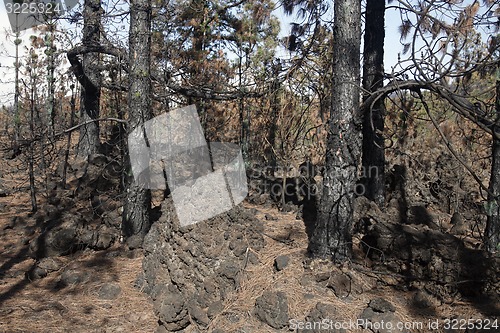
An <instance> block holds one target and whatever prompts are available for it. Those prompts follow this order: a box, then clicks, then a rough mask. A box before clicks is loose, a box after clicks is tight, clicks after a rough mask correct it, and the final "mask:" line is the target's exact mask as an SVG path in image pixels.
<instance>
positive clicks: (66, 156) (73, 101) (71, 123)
mask: <svg viewBox="0 0 500 333" xmlns="http://www.w3.org/2000/svg"><path fill="white" fill-rule="evenodd" d="M70 88H71V101H70V105H71V115H70V119H69V127H70V128H71V127H73V126H74V125H75V124H74V122H75V113H76V98H75V85H73V84H72V85H71V86H70ZM71 133H73V132H71V131H70V132H69V133H68V140H67V142H66V151H65V152H64V166H63V174H62V184H63V187H64V188H66V174H67V170H68V159H69V151H70V148H71Z"/></svg>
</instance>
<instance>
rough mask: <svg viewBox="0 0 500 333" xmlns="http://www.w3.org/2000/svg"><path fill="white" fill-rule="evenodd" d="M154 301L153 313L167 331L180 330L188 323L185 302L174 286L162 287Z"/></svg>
mask: <svg viewBox="0 0 500 333" xmlns="http://www.w3.org/2000/svg"><path fill="white" fill-rule="evenodd" d="M160 293H161V294H160V296H159V298H158V299H157V300H156V301H155V313H156V315H157V316H158V318H159V322H160V323H161V325H163V326H165V328H166V329H167V330H169V331H174V332H175V331H180V330H182V329H184V328H186V327H187V326H188V325H189V316H188V309H187V306H186V302H185V301H184V299H183V297H182V294H181V293H180V292H179V291H178V290H177V288H176V287H175V286H172V285H170V286H168V288H163V290H162V292H160Z"/></svg>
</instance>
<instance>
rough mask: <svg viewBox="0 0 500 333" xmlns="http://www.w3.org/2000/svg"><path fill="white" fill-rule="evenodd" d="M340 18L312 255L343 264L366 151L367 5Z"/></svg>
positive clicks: (351, 7)
mask: <svg viewBox="0 0 500 333" xmlns="http://www.w3.org/2000/svg"><path fill="white" fill-rule="evenodd" d="M334 15H335V16H334V30H333V40H334V43H335V44H334V49H333V85H332V89H333V90H332V105H331V109H330V121H329V132H328V141H327V151H326V171H325V175H324V178H323V196H322V199H321V203H320V206H319V214H318V220H317V221H316V224H315V225H314V228H313V232H312V235H311V238H310V241H309V252H310V254H311V255H313V256H316V257H328V258H332V259H333V260H334V261H335V262H337V263H342V262H344V261H346V260H348V259H349V258H350V257H351V255H352V220H353V216H352V215H353V200H354V189H355V186H356V181H357V167H358V163H359V158H360V148H361V147H360V146H361V142H360V141H361V137H360V131H359V130H358V129H357V126H356V124H355V122H356V120H357V118H358V117H357V113H358V112H359V94H360V91H359V88H358V87H359V75H360V70H359V67H360V66H359V65H360V54H359V50H360V44H361V1H360V0H345V1H335V5H334Z"/></svg>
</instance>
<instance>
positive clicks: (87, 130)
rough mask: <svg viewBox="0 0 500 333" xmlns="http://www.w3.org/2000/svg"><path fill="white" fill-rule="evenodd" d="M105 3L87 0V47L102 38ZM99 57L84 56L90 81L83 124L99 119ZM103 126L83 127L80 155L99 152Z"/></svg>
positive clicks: (84, 92)
mask: <svg viewBox="0 0 500 333" xmlns="http://www.w3.org/2000/svg"><path fill="white" fill-rule="evenodd" d="M101 16H102V8H101V0H85V4H84V10H83V17H84V25H83V38H82V43H83V44H84V45H89V46H92V45H99V44H100V39H101V33H100V25H101ZM99 62H100V60H99V54H98V53H85V54H84V55H83V70H84V72H85V74H86V76H87V77H88V79H89V82H88V84H86V85H85V86H82V95H81V102H80V105H81V106H80V108H81V110H80V121H81V122H82V123H84V122H88V121H90V120H93V119H97V118H99V108H100V100H101V73H100V71H99V68H98V65H99ZM99 135H100V134H99V123H98V122H91V123H89V124H87V125H84V126H82V127H81V128H80V140H79V142H78V155H79V156H82V157H87V156H88V155H90V154H93V153H97V152H98V151H99V148H100V145H101V143H100V139H99Z"/></svg>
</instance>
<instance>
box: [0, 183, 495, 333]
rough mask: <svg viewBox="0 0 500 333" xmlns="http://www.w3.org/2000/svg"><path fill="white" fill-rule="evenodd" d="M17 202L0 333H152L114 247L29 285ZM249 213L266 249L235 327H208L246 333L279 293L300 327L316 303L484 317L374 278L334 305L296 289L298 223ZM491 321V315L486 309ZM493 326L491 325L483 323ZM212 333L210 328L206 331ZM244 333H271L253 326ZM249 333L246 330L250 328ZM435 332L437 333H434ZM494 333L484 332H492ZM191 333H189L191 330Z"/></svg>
mask: <svg viewBox="0 0 500 333" xmlns="http://www.w3.org/2000/svg"><path fill="white" fill-rule="evenodd" d="M25 199H26V198H25V194H22V193H18V194H15V195H13V196H8V197H5V198H0V204H1V205H2V207H3V208H2V214H1V216H0V230H2V232H1V236H0V249H1V254H0V258H1V262H0V264H1V266H0V274H1V275H0V278H1V280H0V332H9V333H11V332H12V333H14V332H40V333H41V332H154V331H155V329H156V326H157V325H156V320H157V319H156V317H155V315H154V313H153V306H152V304H151V301H150V300H148V297H147V296H146V295H145V294H144V293H142V292H141V290H139V289H138V288H137V287H136V286H134V284H135V281H136V279H137V276H138V275H139V274H140V273H141V270H142V266H141V262H142V253H141V252H140V251H138V250H135V251H129V250H126V249H123V248H120V247H119V246H115V247H113V248H112V249H110V250H106V251H99V252H94V251H81V252H77V253H75V254H73V255H71V256H67V257H60V258H58V260H60V262H62V267H61V268H60V269H58V270H57V271H55V272H52V273H50V274H49V275H48V276H47V277H46V278H44V279H41V280H35V281H29V279H27V278H26V272H27V271H29V269H30V268H31V266H32V265H33V262H34V260H33V259H30V258H29V257H28V256H27V253H28V252H27V245H26V240H27V239H29V238H30V236H29V233H30V232H29V231H30V225H29V224H27V225H25V226H22V227H19V226H13V227H12V226H11V221H12V218H13V217H14V216H25V217H26V221H29V218H28V217H27V216H28V214H29V211H28V208H27V207H25V206H26V205H23V204H22V203H23V200H25ZM245 206H246V207H247V208H249V209H252V208H253V209H254V210H253V211H254V212H255V214H256V216H257V217H258V218H260V219H262V220H263V221H265V235H266V246H265V248H264V249H263V250H262V251H260V255H259V258H260V262H261V264H260V265H257V266H251V267H249V268H248V269H247V272H246V278H245V281H244V283H243V284H242V286H241V288H240V289H239V290H238V291H237V292H236V293H235V294H234V295H233V297H232V298H231V301H230V302H227V303H226V304H225V310H224V311H225V312H226V313H228V312H239V313H241V320H239V321H236V322H233V323H229V322H228V323H223V322H219V323H217V321H218V320H221V321H224V318H223V317H222V316H221V318H220V319H218V318H215V320H214V324H218V325H217V326H218V327H221V324H222V326H223V327H226V328H227V332H237V331H238V330H240V329H242V328H243V327H246V328H247V329H248V328H249V324H250V325H251V320H250V321H246V324H245V318H246V319H250V317H247V316H246V313H248V311H249V310H250V309H251V308H252V307H253V305H254V303H253V302H254V300H255V297H256V296H257V295H259V294H262V292H263V290H270V289H272V290H284V291H285V292H286V293H287V294H288V295H289V296H288V297H289V308H290V318H291V319H293V318H296V319H298V320H299V319H301V318H302V319H303V318H304V317H305V315H307V313H308V312H309V311H310V310H311V309H312V308H314V305H315V304H316V303H318V302H320V301H321V302H325V303H328V304H332V305H334V306H336V307H337V308H338V311H339V314H340V315H341V317H342V318H343V320H354V321H355V320H356V318H357V316H358V315H359V313H360V312H362V311H363V309H364V308H366V305H367V304H368V303H369V302H370V300H371V299H374V298H376V297H383V298H385V299H386V300H388V301H390V302H391V303H393V304H394V305H395V307H396V309H397V310H396V312H397V313H398V316H399V318H400V319H401V320H402V321H404V322H406V323H415V325H416V324H418V323H423V324H425V325H427V323H428V322H429V320H433V319H439V320H440V321H441V324H443V323H444V320H445V319H446V318H459V317H460V318H484V317H485V313H484V311H483V310H484V309H478V308H477V307H476V306H475V305H474V304H470V303H467V302H462V301H457V302H455V303H452V304H443V303H441V302H439V301H438V300H430V302H432V304H433V305H434V306H433V307H432V309H431V308H427V309H421V310H420V311H415V307H412V306H411V304H412V302H413V300H414V298H415V292H410V291H395V290H394V288H392V287H390V286H384V285H382V284H380V283H379V282H380V281H379V279H378V277H377V275H376V272H368V271H367V272H363V271H362V270H359V271H357V272H354V273H353V274H354V275H355V276H357V277H358V278H359V282H358V285H360V286H362V287H363V289H364V291H363V292H362V293H361V294H357V295H356V296H355V297H353V296H348V297H347V304H349V306H348V307H346V300H342V301H340V300H338V298H336V297H335V296H334V294H333V292H332V291H328V292H326V293H325V289H324V288H322V287H321V286H320V285H318V284H314V283H312V284H307V283H304V282H303V281H302V280H303V277H304V272H305V268H304V263H303V258H304V254H305V251H306V245H307V236H306V234H305V231H304V227H303V223H302V221H300V220H296V219H295V216H294V214H293V213H286V214H284V213H281V212H278V211H277V210H276V209H275V208H267V209H266V208H263V207H259V206H252V205H250V204H245ZM277 255H287V256H289V257H290V258H291V260H290V266H289V267H288V268H287V269H286V270H284V271H282V272H281V274H279V275H277V274H274V267H273V265H274V259H275V258H276V256H277ZM313 269H314V272H315V274H316V275H317V274H320V273H321V272H322V271H328V269H329V268H328V266H327V265H325V266H323V267H321V266H317V267H314V268H313ZM68 270H72V271H77V272H78V271H79V272H90V273H91V275H90V277H89V278H88V279H86V280H85V279H84V280H83V281H80V282H78V283H75V284H73V285H66V286H65V285H61V279H62V275H63V274H64V272H65V271H68ZM107 283H114V284H117V285H119V287H120V288H121V292H120V293H119V295H118V297H116V298H115V299H105V298H104V299H103V297H101V296H100V290H101V288H102V287H103V286H104V285H105V284H107ZM490 310H491V311H492V312H491V315H493V314H494V311H495V309H490ZM491 319H493V318H491ZM211 326H212V325H211ZM260 327H261V328H259V329H258V330H252V332H266V331H268V332H276V331H275V330H272V329H271V328H269V330H267V329H264V328H262V326H260ZM250 329H251V328H250ZM431 331H432V332H436V330H431V329H426V328H424V329H422V330H421V329H412V330H409V332H431ZM438 331H439V330H438ZM493 331H494V330H492V331H490V332H493ZM193 332H194V330H193Z"/></svg>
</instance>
